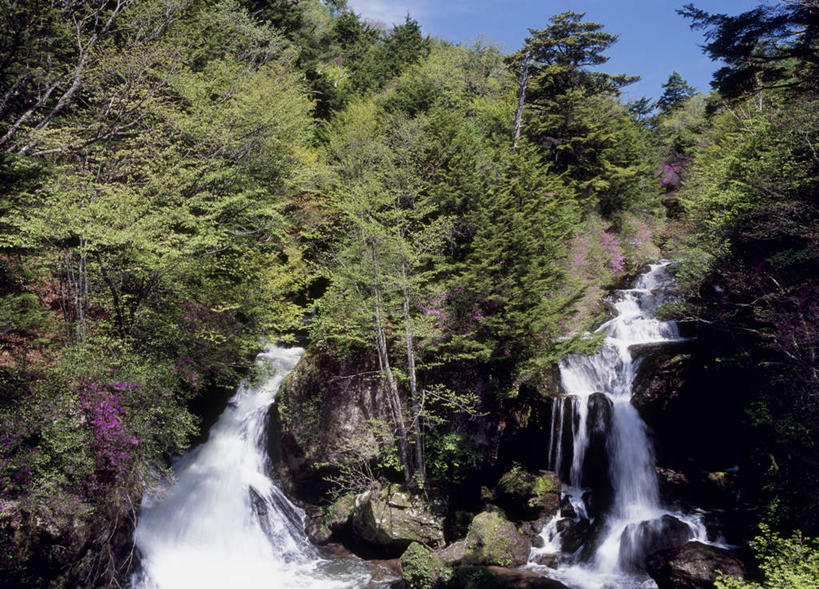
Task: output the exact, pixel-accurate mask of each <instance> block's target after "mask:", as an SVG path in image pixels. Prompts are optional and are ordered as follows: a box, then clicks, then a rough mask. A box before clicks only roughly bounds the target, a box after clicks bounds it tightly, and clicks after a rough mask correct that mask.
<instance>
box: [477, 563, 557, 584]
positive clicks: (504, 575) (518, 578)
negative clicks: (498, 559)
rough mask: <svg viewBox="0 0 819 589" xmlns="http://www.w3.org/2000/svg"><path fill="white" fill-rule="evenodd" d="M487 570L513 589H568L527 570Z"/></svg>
mask: <svg viewBox="0 0 819 589" xmlns="http://www.w3.org/2000/svg"><path fill="white" fill-rule="evenodd" d="M486 570H487V571H489V572H490V573H492V574H493V575H495V577H496V578H498V579H501V580H502V581H505V582H506V583H508V584H509V585H510V586H511V587H521V588H525V589H568V588H567V587H566V586H565V585H564V584H563V583H561V582H560V581H556V580H554V579H549V578H547V577H544V576H542V575H538V574H537V573H535V572H532V571H527V570H510V569H507V568H502V567H498V566H488V567H486Z"/></svg>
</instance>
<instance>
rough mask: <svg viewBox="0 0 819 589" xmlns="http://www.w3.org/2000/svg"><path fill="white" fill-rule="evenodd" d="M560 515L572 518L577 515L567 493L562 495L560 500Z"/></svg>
mask: <svg viewBox="0 0 819 589" xmlns="http://www.w3.org/2000/svg"><path fill="white" fill-rule="evenodd" d="M560 516H561V517H567V518H569V519H574V518H576V517H577V510H576V509H575V508H574V505H572V500H571V499H570V498H569V496H568V495H564V496H563V498H562V499H561V500H560Z"/></svg>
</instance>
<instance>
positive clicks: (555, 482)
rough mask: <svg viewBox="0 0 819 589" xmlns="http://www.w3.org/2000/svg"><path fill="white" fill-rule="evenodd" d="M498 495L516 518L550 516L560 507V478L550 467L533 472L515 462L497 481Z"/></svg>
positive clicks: (510, 513) (508, 511)
mask: <svg viewBox="0 0 819 589" xmlns="http://www.w3.org/2000/svg"><path fill="white" fill-rule="evenodd" d="M497 497H498V502H499V503H500V505H501V506H503V508H504V509H505V510H506V512H507V513H508V514H509V515H510V517H512V518H513V519H515V520H535V519H539V518H544V517H545V518H549V517H551V516H553V515H554V514H556V513H557V511H558V508H559V507H560V479H558V477H557V475H556V474H555V473H553V472H551V471H548V470H541V471H538V472H537V473H532V472H529V471H527V470H526V469H524V468H523V467H521V466H520V465H515V466H514V467H513V468H512V469H511V470H510V471H509V472H507V473H506V474H504V475H503V476H502V477H501V478H500V480H499V481H498V493H497Z"/></svg>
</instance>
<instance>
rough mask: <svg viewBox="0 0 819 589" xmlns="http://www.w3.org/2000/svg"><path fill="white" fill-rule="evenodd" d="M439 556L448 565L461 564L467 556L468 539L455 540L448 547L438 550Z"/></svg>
mask: <svg viewBox="0 0 819 589" xmlns="http://www.w3.org/2000/svg"><path fill="white" fill-rule="evenodd" d="M437 554H438V556H439V557H440V558H441V560H443V561H444V563H445V564H446V565H448V566H456V565H459V564H461V563H462V562H463V561H464V559H465V558H466V540H458V541H457V542H453V543H452V544H450V545H449V546H447V547H446V548H442V549H441V550H438V551H437Z"/></svg>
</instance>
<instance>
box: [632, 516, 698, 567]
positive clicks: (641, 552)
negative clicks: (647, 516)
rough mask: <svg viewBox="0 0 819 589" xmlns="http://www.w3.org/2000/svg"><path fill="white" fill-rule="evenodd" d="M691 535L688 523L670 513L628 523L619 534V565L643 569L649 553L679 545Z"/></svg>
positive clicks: (692, 534) (691, 536) (692, 535)
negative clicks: (637, 522) (636, 522)
mask: <svg viewBox="0 0 819 589" xmlns="http://www.w3.org/2000/svg"><path fill="white" fill-rule="evenodd" d="M693 537H694V532H693V531H692V530H691V528H690V527H689V526H688V524H686V523H685V522H682V521H680V520H679V519H677V518H676V517H674V516H672V515H664V516H662V517H661V518H658V519H652V520H646V521H643V522H640V523H639V524H630V525H628V526H626V529H625V530H623V533H622V535H621V536H620V566H621V567H622V568H624V569H627V570H644V569H645V566H646V557H647V556H648V555H649V554H653V553H654V552H657V551H660V550H668V549H670V548H677V547H680V546H682V545H683V544H685V543H686V542H688V541H689V540H690V539H691V538H693Z"/></svg>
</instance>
